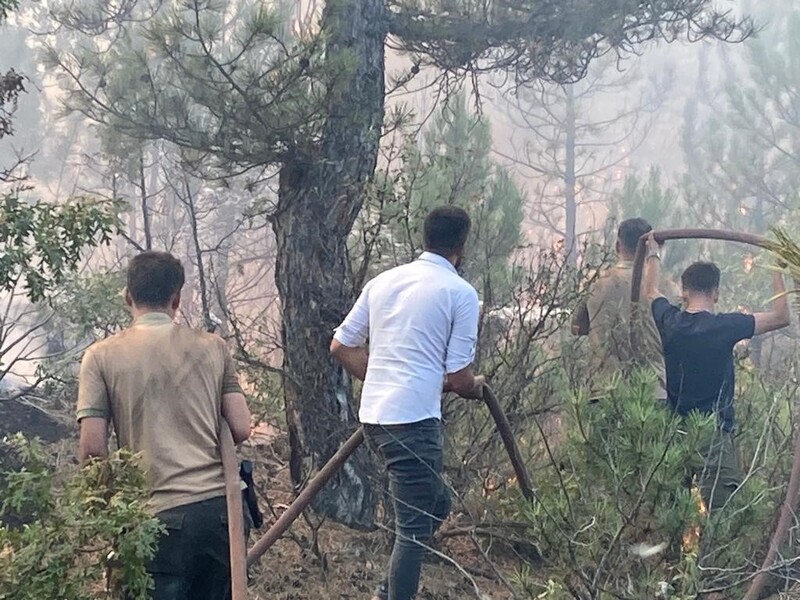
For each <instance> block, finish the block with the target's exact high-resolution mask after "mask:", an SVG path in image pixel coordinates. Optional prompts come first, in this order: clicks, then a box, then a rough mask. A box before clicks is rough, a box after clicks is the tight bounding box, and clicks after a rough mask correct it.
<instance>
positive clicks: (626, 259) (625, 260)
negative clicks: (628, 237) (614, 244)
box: [617, 252, 635, 263]
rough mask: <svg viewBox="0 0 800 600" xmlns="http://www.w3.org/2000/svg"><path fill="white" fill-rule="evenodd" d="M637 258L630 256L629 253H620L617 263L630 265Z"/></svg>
mask: <svg viewBox="0 0 800 600" xmlns="http://www.w3.org/2000/svg"><path fill="white" fill-rule="evenodd" d="M634 258H635V256H634V255H633V254H628V253H627V252H618V253H617V262H618V263H630V262H633V260H634Z"/></svg>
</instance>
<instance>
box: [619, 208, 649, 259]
mask: <svg viewBox="0 0 800 600" xmlns="http://www.w3.org/2000/svg"><path fill="white" fill-rule="evenodd" d="M651 231H653V227H652V226H651V225H650V223H648V222H647V221H645V220H644V219H642V218H640V217H636V218H633V219H625V220H624V221H622V223H620V224H619V229H617V241H618V242H619V245H620V247H621V248H622V250H624V251H625V252H627V253H628V254H633V253H634V252H636V246H637V244H638V243H639V239H640V238H641V237H642V236H643V235H645V234H647V233H650V232H651Z"/></svg>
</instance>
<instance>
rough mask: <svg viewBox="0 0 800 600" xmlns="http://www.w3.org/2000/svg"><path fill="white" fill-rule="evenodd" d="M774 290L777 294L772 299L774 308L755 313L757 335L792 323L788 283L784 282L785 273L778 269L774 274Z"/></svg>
mask: <svg viewBox="0 0 800 600" xmlns="http://www.w3.org/2000/svg"><path fill="white" fill-rule="evenodd" d="M772 292H773V294H774V295H775V297H774V299H773V300H772V310H769V311H767V312H760V313H755V314H754V315H753V316H754V317H755V321H756V324H755V335H761V334H764V333H768V332H770V331H775V330H776V329H783V328H784V327H788V326H789V323H791V318H790V315H789V299H788V297H787V294H786V285H785V284H784V282H783V275H782V274H781V273H780V272H778V271H776V272H775V273H773V274H772Z"/></svg>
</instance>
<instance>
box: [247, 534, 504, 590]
mask: <svg viewBox="0 0 800 600" xmlns="http://www.w3.org/2000/svg"><path fill="white" fill-rule="evenodd" d="M309 534H310V529H309V527H308V526H307V525H306V524H305V523H303V522H298V523H297V524H296V525H295V527H294V528H293V530H292V533H291V535H292V536H293V537H296V538H297V539H298V541H299V542H300V543H298V541H295V540H293V539H289V538H284V539H283V540H281V541H280V542H278V543H277V544H276V545H275V546H274V547H273V548H272V549H271V550H270V551H269V552H268V553H267V554H266V555H265V556H264V558H263V559H262V560H261V562H260V564H259V565H258V566H257V567H256V568H254V569H252V571H251V586H250V595H249V597H250V598H251V600H256V599H257V600H267V599H270V600H308V599H313V598H319V599H321V600H322V599H324V600H333V599H342V600H369V599H370V598H371V597H372V592H373V591H374V589H375V586H376V585H377V584H378V582H379V581H380V579H381V578H382V575H383V569H384V568H385V566H386V563H387V562H388V560H389V555H388V548H387V544H386V539H385V536H384V534H383V533H381V532H375V533H370V534H364V533H356V532H353V531H352V530H349V529H346V528H344V527H340V526H338V525H335V524H329V523H326V524H324V525H323V526H322V528H321V530H320V532H319V549H320V555H321V557H320V556H316V555H315V554H314V553H313V552H310V551H309V550H307V549H303V548H301V545H300V544H303V543H308V542H309ZM438 549H439V551H441V552H442V553H443V554H445V555H447V556H449V557H452V558H453V559H454V560H456V561H457V562H458V563H459V565H460V566H461V568H463V569H465V570H466V571H467V575H465V574H464V573H462V572H460V571H459V569H458V568H457V567H456V566H454V565H453V564H450V563H448V562H446V561H444V560H443V559H439V558H435V559H434V560H432V561H430V562H429V563H428V564H426V565H425V566H424V568H423V576H422V583H421V586H420V592H419V594H418V595H417V598H418V599H419V600H456V599H459V600H463V599H466V598H481V599H482V600H505V599H508V598H511V594H510V593H509V591H508V590H507V589H506V588H505V587H503V585H502V584H500V583H499V582H498V581H496V580H494V579H493V578H489V577H485V576H483V575H481V572H484V571H486V570H487V565H486V563H485V562H484V561H482V560H481V558H480V557H479V556H477V552H476V551H475V550H474V549H472V548H470V547H469V544H468V543H467V542H465V541H464V540H449V541H448V543H446V544H444V545H442V546H441V547H440V548H438ZM476 588H477V589H476ZM479 594H480V596H479Z"/></svg>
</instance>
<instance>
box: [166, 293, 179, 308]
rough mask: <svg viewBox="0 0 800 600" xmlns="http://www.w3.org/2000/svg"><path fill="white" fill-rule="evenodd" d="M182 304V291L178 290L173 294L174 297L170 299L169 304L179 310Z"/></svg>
mask: <svg viewBox="0 0 800 600" xmlns="http://www.w3.org/2000/svg"><path fill="white" fill-rule="evenodd" d="M180 305H181V292H180V290H178V291H177V292H175V293H174V294H173V295H172V299H171V300H170V301H169V306H170V308H171V309H172V310H178V307H180Z"/></svg>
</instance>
